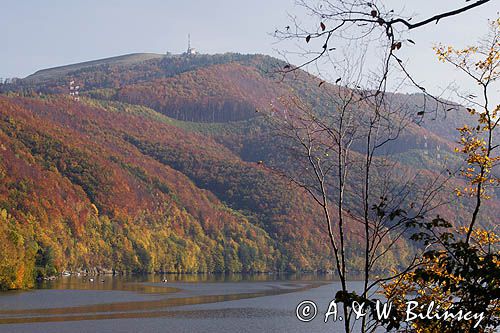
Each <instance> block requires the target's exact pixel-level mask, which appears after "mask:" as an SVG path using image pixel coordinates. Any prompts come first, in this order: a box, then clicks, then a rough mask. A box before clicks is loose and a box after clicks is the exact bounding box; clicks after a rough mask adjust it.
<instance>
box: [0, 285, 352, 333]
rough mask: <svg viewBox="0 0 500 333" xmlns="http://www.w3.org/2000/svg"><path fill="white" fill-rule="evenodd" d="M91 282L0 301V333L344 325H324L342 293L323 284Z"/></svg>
mask: <svg viewBox="0 0 500 333" xmlns="http://www.w3.org/2000/svg"><path fill="white" fill-rule="evenodd" d="M165 278H167V280H168V282H166V283H164V282H162V280H163V279H165ZM89 279H90V278H89V277H73V276H70V277H61V278H59V279H58V280H56V281H50V282H44V283H43V284H41V285H39V286H38V288H37V289H34V290H30V291H22V292H19V291H15V292H4V293H0V332H20V333H22V332H37V333H43V332H72V333H74V332H113V333H115V332H338V329H339V328H340V327H341V326H340V325H342V322H340V321H337V322H336V323H333V322H332V321H330V322H329V323H324V322H323V318H324V313H325V312H326V311H327V308H328V304H329V303H330V301H331V300H332V299H333V298H334V296H335V293H336V292H337V291H338V290H339V289H340V285H339V283H338V282H335V281H332V280H331V279H329V278H328V277H324V276H323V277H322V276H307V275H306V276H304V275H302V276H273V275H251V276H242V275H231V276H214V275H210V276H203V275H180V276H175V275H165V276H162V275H154V276H153V275H149V276H133V277H112V276H104V277H94V281H90V280H89ZM359 286H360V283H359V282H352V283H351V287H353V288H354V289H358V288H359ZM303 300H311V301H314V302H315V303H316V304H317V308H318V315H317V317H316V318H315V319H314V320H312V321H310V322H307V323H305V322H301V321H299V320H298V319H297V318H296V315H295V310H296V307H297V305H298V304H299V303H300V302H301V301H303ZM336 328H337V329H336Z"/></svg>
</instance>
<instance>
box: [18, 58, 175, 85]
mask: <svg viewBox="0 0 500 333" xmlns="http://www.w3.org/2000/svg"><path fill="white" fill-rule="evenodd" d="M164 56H165V55H164V54H159V53H130V54H125V55H121V56H117V57H110V58H104V59H98V60H92V61H86V62H81V63H77V64H71V65H65V66H58V67H52V68H47V69H42V70H39V71H37V72H35V73H33V74H31V75H29V76H27V77H26V78H27V79H48V78H51V77H54V76H62V75H66V74H67V73H69V72H73V71H76V70H80V69H83V68H88V67H94V66H99V65H111V64H113V65H118V64H120V65H131V64H134V63H138V62H142V61H146V60H151V59H158V58H163V57H164Z"/></svg>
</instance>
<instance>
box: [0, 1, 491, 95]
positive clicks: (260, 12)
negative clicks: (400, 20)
mask: <svg viewBox="0 0 500 333" xmlns="http://www.w3.org/2000/svg"><path fill="white" fill-rule="evenodd" d="M313 2H314V1H313ZM385 3H386V4H387V5H386V6H387V7H389V6H390V5H391V4H392V5H394V9H396V11H400V10H401V9H403V8H404V10H405V12H406V13H408V14H416V17H415V18H414V20H417V19H418V18H426V17H427V16H429V15H433V14H435V13H437V12H439V11H447V10H451V9H455V8H457V7H460V6H463V5H464V4H465V1H464V0H420V1H402V0H387V1H385ZM0 8H1V11H0V31H2V51H1V52H0V77H4V78H5V77H25V76H27V75H29V74H31V73H33V72H35V71H37V70H39V69H43V68H48V67H54V66H60V65H65V64H70V63H77V62H82V61H88V60H93V59H99V58H104V57H111V56H116V55H121V54H127V53H133V52H154V53H165V52H167V51H170V52H172V53H181V52H184V51H185V49H186V46H187V34H188V33H190V34H191V40H192V45H193V46H194V47H196V48H197V49H198V50H199V51H200V52H202V53H224V52H240V53H264V54H269V55H273V56H277V53H276V49H283V48H287V49H290V48H291V47H292V48H293V45H283V44H279V43H278V44H276V43H275V42H276V40H275V39H273V38H272V37H271V36H270V33H272V32H273V31H274V30H275V28H276V27H284V26H286V25H287V24H288V23H289V19H288V14H296V15H298V17H299V18H301V19H302V20H303V21H307V20H308V18H307V17H306V16H305V15H304V11H303V10H302V8H300V7H297V6H295V1H294V0H272V1H271V0H267V1H266V0H211V1H210V0H199V1H196V0H182V1H173V0H162V1H161V0H141V1H132V0H80V1H76V0H73V1H69V0H64V1H63V0H45V1H40V0H0ZM499 9H500V0H492V1H491V2H490V3H487V4H486V5H483V6H481V7H479V8H476V9H473V10H471V11H470V12H466V13H463V14H461V15H459V16H457V17H452V18H448V19H443V20H442V21H441V22H439V24H438V25H435V24H430V25H428V26H425V27H424V28H422V29H418V30H417V31H415V32H412V33H411V34H410V35H409V37H410V38H412V39H413V40H414V41H415V42H416V43H417V44H416V46H414V47H412V48H411V49H407V50H402V51H401V56H402V57H405V58H407V59H408V60H409V61H410V69H411V70H413V71H414V72H415V73H416V78H417V80H419V82H422V83H425V84H426V85H428V86H430V87H431V88H433V89H437V87H440V86H446V85H447V84H448V82H449V81H451V80H460V78H459V76H457V75H456V73H455V71H454V70H453V69H452V68H450V67H449V66H444V65H442V64H438V62H437V61H436V60H435V56H434V54H433V52H432V50H431V47H432V45H433V44H434V43H436V42H440V41H441V42H444V43H445V44H450V45H457V46H464V45H466V44H471V43H474V41H475V40H477V38H479V37H481V36H482V35H484V33H485V32H486V31H487V19H494V18H495V17H496V16H497V15H498V14H497V13H498V10H499Z"/></svg>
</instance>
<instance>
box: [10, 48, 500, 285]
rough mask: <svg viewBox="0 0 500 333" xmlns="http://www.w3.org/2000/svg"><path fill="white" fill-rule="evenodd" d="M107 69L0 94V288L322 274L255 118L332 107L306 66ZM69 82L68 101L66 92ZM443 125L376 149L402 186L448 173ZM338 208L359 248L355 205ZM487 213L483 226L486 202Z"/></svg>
mask: <svg viewBox="0 0 500 333" xmlns="http://www.w3.org/2000/svg"><path fill="white" fill-rule="evenodd" d="M113 59H115V58H112V59H110V60H106V61H96V62H89V63H85V65H81V66H76V65H74V66H66V67H62V68H59V69H54V70H52V69H51V70H46V71H40V72H38V73H35V74H34V75H32V76H29V77H27V78H26V79H22V80H18V81H16V82H14V83H11V84H8V85H3V86H0V92H1V93H2V94H0V288H20V287H26V286H31V285H32V284H33V281H34V277H36V276H37V275H38V276H46V275H52V274H55V273H56V272H61V271H63V270H72V271H77V270H85V269H86V270H89V271H92V272H109V271H115V272H267V271H284V270H287V271H298V270H304V271H312V270H325V269H331V268H332V265H333V262H332V261H331V260H330V257H331V252H330V250H329V243H328V238H327V234H326V233H325V226H324V225H323V224H322V222H321V219H320V218H319V217H317V216H318V211H317V207H316V205H314V204H313V202H312V200H311V198H310V197H309V196H308V195H307V194H306V193H305V192H304V191H302V190H299V189H298V188H297V187H295V186H294V185H293V184H291V183H290V182H288V181H286V180H285V179H283V178H281V177H280V176H279V173H278V172H276V170H283V169H284V168H287V167H291V166H292V165H293V163H289V162H290V161H289V160H288V159H287V157H286V156H285V155H284V154H283V152H282V151H281V150H280V142H279V140H278V139H276V138H273V137H272V131H271V129H270V127H269V125H268V123H267V122H266V120H265V119H264V118H263V117H262V116H261V113H259V112H256V111H259V110H264V109H266V108H268V107H269V105H270V103H272V102H273V101H274V100H276V99H277V98H279V97H281V96H283V95H289V94H294V95H297V96H300V97H302V98H303V99H304V100H305V101H307V102H308V103H309V104H310V105H311V106H312V107H313V108H316V109H317V110H318V113H319V114H321V113H322V112H329V111H330V110H329V103H328V98H329V96H331V94H328V93H325V91H326V92H329V90H331V89H334V88H335V86H334V85H331V84H324V85H322V86H321V87H320V86H318V82H319V79H317V78H314V77H312V76H310V75H308V74H306V73H303V72H301V73H300V75H299V76H298V77H294V78H290V77H289V78H286V79H284V80H278V79H277V78H276V77H273V76H272V75H271V74H272V69H273V68H275V67H276V66H282V65H283V64H282V63H281V62H280V61H278V60H276V59H273V58H271V57H267V56H260V55H255V56H254V55H238V54H226V55H214V56H209V55H199V56H189V57H188V56H162V57H158V56H157V55H156V56H151V57H146V58H144V59H142V58H124V59H128V60H129V61H125V60H124V59H123V58H120V57H118V58H116V59H118V60H116V61H115V60H113ZM132 60H133V61H132ZM70 80H72V81H75V82H76V84H78V85H80V86H81V89H80V94H81V96H82V97H81V98H80V100H79V101H76V100H74V98H73V97H71V96H68V92H69V91H68V83H69V81H70ZM392 98H393V99H394V100H395V101H397V103H399V104H400V105H403V106H404V107H411V108H414V109H415V113H417V112H419V110H420V109H419V108H420V106H421V104H422V103H421V97H420V96H418V95H393V96H392ZM448 119H453V122H450V123H449V124H448V120H446V119H445V118H443V119H439V120H438V121H437V122H434V123H432V122H424V123H423V126H422V125H421V124H417V123H415V124H412V125H411V126H410V127H409V128H408V130H407V131H406V132H405V133H404V135H402V136H401V140H400V141H399V142H398V144H397V145H393V146H389V148H388V151H387V153H388V154H390V155H391V156H393V158H394V161H397V163H398V170H400V177H401V179H404V178H405V177H406V178H408V176H409V175H414V174H416V173H418V174H421V178H420V182H419V183H418V184H417V185H418V186H424V185H425V184H426V182H429V181H430V180H432V179H433V177H435V175H436V174H438V173H439V172H441V171H442V170H441V169H442V166H443V164H442V163H441V160H442V159H444V158H447V159H449V160H450V161H452V162H453V163H458V161H456V160H454V159H453V158H454V157H453V148H454V146H455V143H454V141H455V139H454V137H453V131H443V130H442V127H447V126H448V127H450V126H451V127H453V126H456V125H455V123H457V122H458V123H459V122H460V121H466V119H457V118H456V117H453V116H450V118H448ZM353 154H354V156H355V154H356V146H355V145H354V146H353ZM360 182H361V179H360ZM458 185H460V181H459V180H458V181H456V182H455V183H453V182H452V183H450V184H449V185H448V190H449V191H448V192H447V194H444V195H447V196H450V198H451V194H452V189H453V188H454V187H455V186H458ZM349 190H350V191H351V194H350V195H351V196H352V197H355V196H356V195H357V193H356V189H354V188H351V189H348V191H349ZM351 202H355V201H352V200H351ZM348 208H349V209H350V211H352V213H351V219H349V220H348V221H347V224H348V226H349V235H348V237H349V240H350V241H349V245H350V246H349V249H348V250H349V251H352V252H356V251H358V249H357V246H356V245H357V244H358V243H359V239H358V236H357V232H358V229H359V228H360V227H361V225H360V224H359V223H357V222H356V219H357V215H356V214H357V208H358V207H357V205H355V204H352V206H351V207H348ZM485 211H486V212H487V213H486V214H485V215H484V216H483V218H484V221H486V222H493V221H494V220H493V218H494V217H495V216H498V215H500V203H499V201H498V199H497V198H493V199H492V200H491V201H489V202H488V203H487V209H486V210H485ZM438 212H441V213H446V214H447V215H448V216H453V217H455V219H456V221H458V222H460V220H461V219H462V218H463V217H464V216H465V215H466V214H468V212H470V207H469V206H467V204H465V205H464V206H458V205H456V204H454V203H453V202H451V201H450V203H449V204H448V205H444V206H442V207H440V208H439V210H438ZM411 246H412V245H411V244H410V242H408V241H406V240H401V241H400V242H399V243H398V246H397V250H396V251H393V254H392V256H391V257H390V258H389V259H388V260H387V262H385V263H384V265H381V267H380V268H379V270H380V271H381V272H382V271H384V270H386V269H388V268H390V267H391V266H394V265H397V264H398V263H400V262H403V261H405V260H406V259H407V257H408V255H409V254H410V252H411ZM357 268H359V263H356V262H351V263H350V270H351V272H355V271H356V269H357Z"/></svg>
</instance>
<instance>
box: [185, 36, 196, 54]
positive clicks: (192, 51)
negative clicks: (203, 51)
mask: <svg viewBox="0 0 500 333" xmlns="http://www.w3.org/2000/svg"><path fill="white" fill-rule="evenodd" d="M186 54H187V55H195V54H196V49H194V48H192V47H191V34H188V49H187V52H186Z"/></svg>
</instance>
